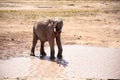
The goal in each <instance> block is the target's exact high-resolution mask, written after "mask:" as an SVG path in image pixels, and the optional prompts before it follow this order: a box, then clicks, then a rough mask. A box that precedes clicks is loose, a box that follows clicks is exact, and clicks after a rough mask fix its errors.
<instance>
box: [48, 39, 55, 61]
mask: <svg viewBox="0 0 120 80" xmlns="http://www.w3.org/2000/svg"><path fill="white" fill-rule="evenodd" d="M49 45H50V59H51V60H54V59H55V50H54V38H53V37H51V38H50V39H49Z"/></svg>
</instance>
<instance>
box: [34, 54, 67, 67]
mask: <svg viewBox="0 0 120 80" xmlns="http://www.w3.org/2000/svg"><path fill="white" fill-rule="evenodd" d="M35 57H36V58H38V59H40V60H47V61H51V62H55V63H57V64H59V66H63V67H67V66H68V62H67V61H66V60H65V59H57V58H55V59H54V60H50V57H49V56H45V57H44V58H40V56H35Z"/></svg>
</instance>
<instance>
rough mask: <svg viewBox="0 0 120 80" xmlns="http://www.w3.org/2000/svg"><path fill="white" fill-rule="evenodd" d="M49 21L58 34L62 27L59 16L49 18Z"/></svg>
mask: <svg viewBox="0 0 120 80" xmlns="http://www.w3.org/2000/svg"><path fill="white" fill-rule="evenodd" d="M49 22H50V23H52V24H53V25H54V26H53V27H54V32H55V34H60V33H61V31H62V27H63V20H62V19H61V18H54V19H50V20H49Z"/></svg>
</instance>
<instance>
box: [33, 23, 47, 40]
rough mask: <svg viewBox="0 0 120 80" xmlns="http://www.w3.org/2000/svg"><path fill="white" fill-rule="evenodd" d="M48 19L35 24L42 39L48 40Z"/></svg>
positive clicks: (38, 35)
mask: <svg viewBox="0 0 120 80" xmlns="http://www.w3.org/2000/svg"><path fill="white" fill-rule="evenodd" d="M47 25H48V23H47V21H39V22H36V23H35V25H34V30H35V34H36V35H37V37H38V38H39V39H40V40H42V41H47Z"/></svg>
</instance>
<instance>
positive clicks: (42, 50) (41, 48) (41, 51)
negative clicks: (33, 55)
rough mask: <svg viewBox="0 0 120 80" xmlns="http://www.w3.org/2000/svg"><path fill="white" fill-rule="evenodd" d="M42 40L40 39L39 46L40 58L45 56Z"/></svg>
mask: <svg viewBox="0 0 120 80" xmlns="http://www.w3.org/2000/svg"><path fill="white" fill-rule="evenodd" d="M44 43H45V42H44V41H41V47H40V58H43V57H45V56H46V53H45V51H44Z"/></svg>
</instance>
